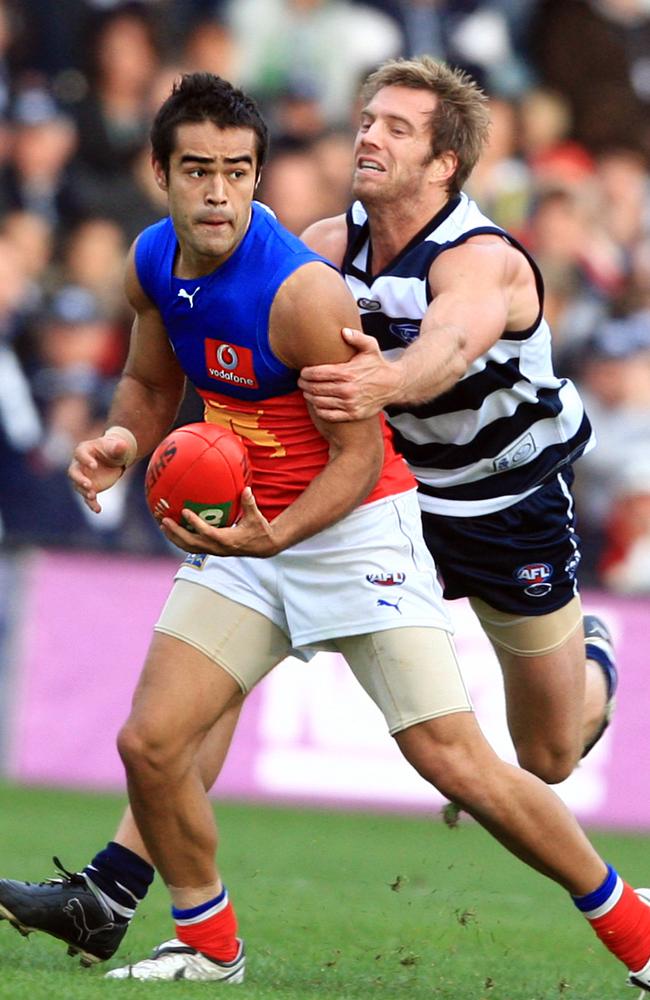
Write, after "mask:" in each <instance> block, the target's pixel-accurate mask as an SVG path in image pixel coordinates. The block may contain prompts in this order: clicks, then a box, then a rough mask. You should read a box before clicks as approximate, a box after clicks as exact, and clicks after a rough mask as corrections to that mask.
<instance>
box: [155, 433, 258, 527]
mask: <svg viewBox="0 0 650 1000" xmlns="http://www.w3.org/2000/svg"><path fill="white" fill-rule="evenodd" d="M250 482H251V472H250V466H249V462H248V452H247V450H246V446H245V444H244V443H243V441H242V440H241V438H238V437H237V435H236V434H233V433H232V431H229V430H227V429H226V428H224V427H218V426H217V425H216V424H206V423H198V424H186V425H185V426H184V427H179V428H178V429H177V430H175V431H172V432H171V434H168V435H167V437H166V438H165V439H164V440H163V441H161V442H160V444H159V445H158V447H157V448H156V450H155V451H154V453H153V455H152V456H151V458H150V460H149V465H148V466H147V474H146V478H145V494H146V497H147V503H148V505H149V510H150V511H151V513H152V514H153V516H154V517H155V518H156V520H157V521H162V519H163V518H164V517H170V518H171V519H172V520H173V521H176V523H177V524H180V525H181V526H182V527H183V528H189V525H188V524H187V522H186V521H185V518H183V517H182V515H181V511H182V510H183V509H188V510H192V511H194V512H195V513H196V514H198V516H199V517H200V518H202V519H203V520H204V521H205V522H206V523H207V524H210V525H211V526H212V527H214V528H225V527H227V526H228V525H230V524H234V522H235V521H236V520H237V518H238V517H239V513H240V509H241V494H242V490H243V489H244V487H245V486H249V485H250ZM190 530H191V529H190Z"/></svg>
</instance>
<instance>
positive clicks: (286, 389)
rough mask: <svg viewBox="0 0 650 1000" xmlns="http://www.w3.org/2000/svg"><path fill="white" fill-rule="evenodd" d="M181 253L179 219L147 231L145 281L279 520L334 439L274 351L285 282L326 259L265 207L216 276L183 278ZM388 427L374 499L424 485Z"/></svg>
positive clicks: (141, 245) (140, 252)
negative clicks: (275, 318) (178, 262)
mask: <svg viewBox="0 0 650 1000" xmlns="http://www.w3.org/2000/svg"><path fill="white" fill-rule="evenodd" d="M177 251H178V243H177V240H176V233H175V232H174V227H173V224H172V221H171V219H169V218H167V219H163V220H162V221H161V222H158V223H156V224H155V225H153V226H150V227H149V228H148V229H145V230H144V232H143V233H142V234H141V235H140V236H139V238H138V242H137V245H136V251H135V263H136V269H137V273H138V278H139V280H140V284H141V285H142V288H143V289H144V291H145V292H146V294H147V295H148V296H149V298H150V299H151V301H152V302H153V303H154V305H155V306H156V307H157V309H158V310H159V312H160V314H161V316H162V319H163V322H164V324H165V329H166V331H167V335H168V337H169V340H170V342H171V344H172V347H173V348H174V352H175V354H176V357H177V359H178V362H179V364H180V366H181V368H182V369H183V371H184V372H185V374H186V376H187V377H188V379H189V380H190V382H192V383H193V385H194V386H195V387H196V389H197V390H198V392H199V393H200V395H201V396H202V398H203V400H204V402H205V419H206V420H208V421H211V422H213V423H217V424H220V425H221V426H223V427H228V428H229V429H230V430H232V431H234V432H235V433H236V434H238V435H239V436H240V437H242V438H243V439H244V442H245V444H246V445H247V447H248V451H249V454H250V460H251V468H252V474H253V481H252V486H253V492H254V493H255V498H256V501H257V504H258V506H259V508H260V510H261V511H262V512H263V513H264V515H265V516H266V517H268V518H269V519H270V518H273V517H275V516H276V515H277V514H279V513H280V511H282V510H283V509H284V508H285V507H287V506H288V505H289V504H290V503H291V502H292V501H293V500H295V499H296V497H297V496H299V495H300V494H301V493H302V492H303V491H304V490H305V488H306V487H307V485H308V484H309V483H310V482H311V480H312V479H313V478H314V477H315V476H316V475H317V474H318V473H319V472H320V471H321V469H322V468H323V466H324V465H325V464H326V463H327V460H328V445H327V441H326V440H325V438H324V437H323V436H322V435H321V434H320V433H319V432H318V430H317V429H316V427H315V425H314V423H313V421H312V420H311V418H310V416H309V412H308V409H307V405H306V403H305V400H304V398H303V395H302V393H301V392H300V390H299V389H298V387H297V382H298V372H297V371H295V370H294V369H292V368H287V367H286V365H283V364H282V363H281V362H280V361H278V359H277V358H276V357H275V355H274V354H273V352H272V351H271V348H270V347H269V316H270V312H271V306H272V304H273V299H274V298H275V294H276V292H277V290H278V288H279V287H280V285H281V284H282V283H283V282H284V281H285V280H286V278H288V277H289V275H290V274H292V273H293V272H294V271H295V270H297V268H299V267H301V266H302V265H303V264H306V263H309V262H310V261H319V260H323V258H321V257H319V256H318V254H316V253H314V252H313V251H311V250H309V249H308V248H307V247H306V246H305V245H304V244H303V243H301V242H300V240H298V239H297V238H296V237H295V236H293V235H292V234H291V233H289V232H288V231H287V230H286V229H284V227H283V226H281V225H280V223H279V222H278V221H277V220H276V219H275V217H274V216H273V214H272V213H271V212H270V211H269V210H268V209H266V208H265V207H264V206H263V205H261V204H258V203H253V209H252V215H251V222H250V225H249V227H248V230H247V232H246V235H245V236H244V238H243V240H242V241H241V243H240V244H239V246H238V247H237V248H236V250H235V251H234V253H233V254H232V255H231V256H230V257H229V258H228V259H227V260H226V261H225V262H224V263H223V264H221V265H220V266H219V267H217V268H216V269H215V270H214V271H212V272H211V273H210V274H207V275H203V276H202V277H200V278H196V279H182V278H176V277H175V276H174V261H175V258H176V255H177ZM325 263H328V262H325ZM383 430H384V438H385V453H384V467H383V470H382V474H381V476H380V478H379V481H378V483H377V485H376V486H375V488H374V489H373V491H372V492H371V493H370V495H369V496H368V497H367V498H366V501H365V502H366V503H368V502H370V501H371V500H378V499H380V498H381V497H385V496H392V495H394V494H397V493H401V492H404V491H405V490H408V489H412V488H413V486H414V483H413V479H412V477H411V476H410V474H409V472H408V469H407V467H406V465H405V463H404V462H403V460H402V459H401V457H399V456H398V455H397V454H396V452H395V450H394V448H393V446H392V443H391V440H390V432H389V431H388V429H387V428H386V426H385V424H384V428H383Z"/></svg>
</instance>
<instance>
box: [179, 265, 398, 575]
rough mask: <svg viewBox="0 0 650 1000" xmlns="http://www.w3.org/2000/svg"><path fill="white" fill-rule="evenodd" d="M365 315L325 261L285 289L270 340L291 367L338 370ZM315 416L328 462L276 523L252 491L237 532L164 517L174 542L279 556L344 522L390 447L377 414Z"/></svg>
mask: <svg viewBox="0 0 650 1000" xmlns="http://www.w3.org/2000/svg"><path fill="white" fill-rule="evenodd" d="M358 323H359V314H358V312H357V309H356V305H355V303H354V300H353V298H352V295H351V294H350V292H349V290H348V288H347V286H346V285H345V282H344V281H343V279H342V278H341V276H340V274H338V273H337V272H336V271H335V270H334V269H333V268H331V267H328V266H327V265H326V264H321V263H319V262H312V263H309V264H306V265H304V266H303V267H301V268H299V270H297V271H295V272H294V273H293V274H292V275H291V276H290V277H289V278H288V279H287V280H286V281H285V282H284V283H283V285H282V286H281V288H280V289H279V291H278V293H277V295H276V298H275V301H274V303H273V307H272V310H271V320H270V343H271V347H272V349H273V352H274V353H275V355H276V357H278V359H279V360H280V361H282V362H283V363H284V364H286V365H288V366H289V367H290V368H295V369H300V368H302V367H304V366H305V365H320V364H327V365H332V366H334V365H336V364H338V363H341V362H344V361H347V360H349V358H350V357H351V356H352V354H353V350H352V348H350V347H349V346H348V345H347V344H346V343H345V341H344V340H343V339H342V337H341V329H342V327H346V326H350V325H353V326H354V325H358ZM312 416H313V419H314V422H315V424H316V426H317V427H318V429H319V431H320V433H321V434H322V435H323V437H325V439H326V440H327V442H328V444H329V460H328V462H327V464H326V465H325V467H324V468H323V469H322V471H321V472H320V473H319V474H318V475H317V476H315V478H314V479H313V480H312V481H311V483H310V484H309V485H308V486H307V488H306V489H305V491H304V492H303V493H302V494H301V496H299V497H298V498H297V499H296V500H295V501H294V502H293V503H292V504H290V505H289V506H288V507H287V508H286V510H284V511H283V512H282V513H281V514H279V515H278V516H277V517H276V518H274V519H273V521H271V522H269V521H267V520H266V518H264V517H263V516H262V514H261V513H260V511H259V510H258V509H257V506H256V505H255V501H254V498H253V496H252V493H251V491H250V490H246V491H245V493H244V495H243V498H242V499H243V503H242V510H243V516H242V518H241V519H240V520H239V521H238V523H237V525H236V526H235V527H232V528H211V527H210V526H209V525H206V524H205V522H204V521H202V520H201V519H200V518H198V517H195V516H193V515H192V513H191V512H188V511H185V512H184V515H185V517H186V518H187V520H188V521H189V522H191V524H192V526H193V528H194V529H195V533H193V534H190V533H189V532H185V531H184V530H183V529H182V528H180V527H179V526H177V525H175V524H174V523H173V522H169V521H168V519H165V521H164V522H163V524H164V526H165V534H167V537H168V538H169V539H170V540H171V541H173V542H175V543H176V544H177V545H180V547H181V548H183V549H186V550H188V551H196V552H205V551H208V552H210V553H212V554H213V555H249V556H259V557H265V556H272V555H275V554H276V553H277V552H281V551H282V550H283V549H285V548H288V547H289V546H290V545H295V544H296V542H299V541H302V540H303V539H304V538H309V537H310V536H311V535H314V534H316V533H317V532H319V531H322V530H323V529H324V528H326V527H328V526H329V525H330V524H334V522H335V521H338V520H340V519H341V518H342V517H345V515H346V514H348V513H350V511H351V510H353V509H354V508H355V507H357V506H358V505H359V504H360V503H361V501H363V500H364V499H365V498H366V497H367V496H368V494H369V493H370V491H371V490H372V488H373V486H374V485H375V483H376V481H377V478H378V476H379V473H380V471H381V468H382V464H383V458H384V443H383V436H382V433H381V427H380V423H379V419H378V418H377V417H376V416H372V417H369V418H368V419H363V420H356V421H353V422H350V421H347V422H340V423H336V424H334V423H326V422H323V421H321V420H320V419H319V418H318V416H316V415H315V414H313V411H312Z"/></svg>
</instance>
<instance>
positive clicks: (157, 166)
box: [151, 156, 169, 192]
mask: <svg viewBox="0 0 650 1000" xmlns="http://www.w3.org/2000/svg"><path fill="white" fill-rule="evenodd" d="M151 166H152V168H153V174H154V177H155V178H156V184H157V185H158V187H159V188H160V190H161V191H165V192H166V191H167V188H168V186H169V185H168V183H167V171H166V170H165V168H164V167H163V165H162V163H161V162H160V160H156V159H155V158H154V157H153V156H152V157H151Z"/></svg>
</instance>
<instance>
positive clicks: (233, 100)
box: [150, 73, 269, 175]
mask: <svg viewBox="0 0 650 1000" xmlns="http://www.w3.org/2000/svg"><path fill="white" fill-rule="evenodd" d="M204 121H210V122H212V123H213V124H214V125H216V126H217V128H250V129H252V130H253V132H254V133H255V139H256V143H255V145H256V153H257V164H256V173H257V174H258V175H259V172H260V170H261V169H262V165H263V164H264V161H265V159H266V155H267V153H268V148H269V132H268V128H267V127H266V123H265V121H264V119H263V118H262V116H261V114H260V111H259V108H258V107H257V104H256V103H255V101H254V100H253V98H252V97H249V96H248V94H245V93H244V92H243V90H238V89H237V88H236V87H233V86H232V84H230V83H228V81H227V80H222V79H221V77H220V76H215V75H214V74H213V73H186V74H184V75H183V76H182V77H181V79H180V80H178V81H176V83H174V86H173V88H172V92H171V94H170V95H169V97H168V98H167V100H166V101H165V102H164V103H163V104H162V105H161V107H160V108H159V110H158V114H157V115H156V117H155V119H154V122H153V125H152V126H151V134H150V137H151V148H152V152H153V157H154V159H155V160H157V162H158V163H160V165H161V167H162V168H163V170H164V171H165V174H168V173H169V160H170V157H171V155H172V152H173V150H174V144H175V142H176V129H177V127H178V126H179V125H185V124H187V123H197V122H204Z"/></svg>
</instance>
